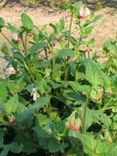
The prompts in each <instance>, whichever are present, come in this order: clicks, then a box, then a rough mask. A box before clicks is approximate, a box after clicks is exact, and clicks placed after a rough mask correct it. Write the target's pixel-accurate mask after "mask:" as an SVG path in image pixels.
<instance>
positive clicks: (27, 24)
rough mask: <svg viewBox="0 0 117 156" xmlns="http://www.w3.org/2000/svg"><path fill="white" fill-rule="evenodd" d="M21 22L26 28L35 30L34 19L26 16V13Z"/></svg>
mask: <svg viewBox="0 0 117 156" xmlns="http://www.w3.org/2000/svg"><path fill="white" fill-rule="evenodd" d="M21 21H22V25H23V27H24V28H26V29H28V30H31V29H32V28H33V26H34V25H33V21H32V19H31V18H30V17H29V16H28V15H26V14H25V13H22V15H21Z"/></svg>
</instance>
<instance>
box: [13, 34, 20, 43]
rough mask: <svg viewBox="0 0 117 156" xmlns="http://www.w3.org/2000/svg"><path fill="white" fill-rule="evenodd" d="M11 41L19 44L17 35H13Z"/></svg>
mask: <svg viewBox="0 0 117 156" xmlns="http://www.w3.org/2000/svg"><path fill="white" fill-rule="evenodd" d="M12 39H13V40H14V41H16V42H19V41H20V38H19V36H18V34H13V37H12Z"/></svg>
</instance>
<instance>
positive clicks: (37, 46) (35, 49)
mask: <svg viewBox="0 0 117 156" xmlns="http://www.w3.org/2000/svg"><path fill="white" fill-rule="evenodd" d="M46 46H47V44H46V43H45V42H37V43H35V44H34V45H32V47H31V48H30V49H29V52H30V53H36V52H38V51H40V50H42V49H43V48H44V47H46Z"/></svg>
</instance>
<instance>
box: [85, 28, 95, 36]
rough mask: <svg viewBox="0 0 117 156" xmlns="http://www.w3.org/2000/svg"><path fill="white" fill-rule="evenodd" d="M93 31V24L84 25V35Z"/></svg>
mask: <svg viewBox="0 0 117 156" xmlns="http://www.w3.org/2000/svg"><path fill="white" fill-rule="evenodd" d="M92 31H93V26H89V27H86V28H85V30H84V35H89V34H90V33H91V32H92Z"/></svg>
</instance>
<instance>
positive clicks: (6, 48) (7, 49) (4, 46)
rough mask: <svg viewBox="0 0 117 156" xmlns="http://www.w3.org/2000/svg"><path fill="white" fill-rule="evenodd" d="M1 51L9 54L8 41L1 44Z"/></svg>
mask: <svg viewBox="0 0 117 156" xmlns="http://www.w3.org/2000/svg"><path fill="white" fill-rule="evenodd" d="M1 52H2V53H3V54H5V55H8V54H9V48H8V46H7V44H6V43H4V44H3V45H2V46H1Z"/></svg>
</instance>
